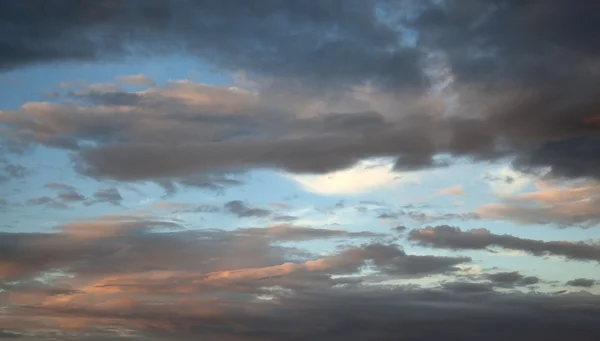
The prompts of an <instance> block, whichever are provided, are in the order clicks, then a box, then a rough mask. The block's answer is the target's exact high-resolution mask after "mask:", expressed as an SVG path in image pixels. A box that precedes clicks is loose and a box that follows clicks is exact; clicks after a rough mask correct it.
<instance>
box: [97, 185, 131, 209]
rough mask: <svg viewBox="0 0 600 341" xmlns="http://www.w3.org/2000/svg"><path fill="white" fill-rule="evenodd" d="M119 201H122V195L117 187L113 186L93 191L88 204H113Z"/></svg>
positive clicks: (116, 204)
mask: <svg viewBox="0 0 600 341" xmlns="http://www.w3.org/2000/svg"><path fill="white" fill-rule="evenodd" d="M121 201H123V197H122V196H121V193H120V192H119V190H118V189H116V188H115V187H109V188H101V189H99V190H97V191H96V192H95V193H94V200H93V201H91V202H89V204H95V203H110V204H113V205H115V206H119V205H121Z"/></svg>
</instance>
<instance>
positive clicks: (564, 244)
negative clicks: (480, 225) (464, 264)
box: [409, 225, 600, 262]
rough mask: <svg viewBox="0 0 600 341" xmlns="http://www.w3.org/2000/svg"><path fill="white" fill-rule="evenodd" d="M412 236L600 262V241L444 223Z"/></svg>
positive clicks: (429, 242) (427, 242) (451, 245)
mask: <svg viewBox="0 0 600 341" xmlns="http://www.w3.org/2000/svg"><path fill="white" fill-rule="evenodd" d="M409 239H410V240H412V241H414V242H416V243H418V244H419V245H422V246H426V247H433V248H446V249H453V250H486V249H487V248H489V247H492V246H497V247H501V248H504V249H509V250H518V251H523V252H527V253H529V254H532V255H535V256H548V255H551V256H562V257H565V258H567V259H570V260H581V261H598V262H600V245H599V244H593V243H584V242H568V241H549V242H546V241H542V240H535V239H525V238H519V237H515V236H511V235H508V234H503V235H500V234H494V233H492V232H490V231H489V230H487V229H474V230H468V231H462V230H461V229H460V228H458V227H453V226H448V225H440V226H434V227H426V228H422V229H415V230H412V231H410V233H409Z"/></svg>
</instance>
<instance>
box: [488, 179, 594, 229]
mask: <svg viewBox="0 0 600 341" xmlns="http://www.w3.org/2000/svg"><path fill="white" fill-rule="evenodd" d="M599 200H600V187H599V186H598V185H596V184H588V185H583V186H576V187H570V186H558V187H546V188H540V189H539V190H538V191H536V192H526V193H521V194H519V195H516V196H512V197H508V198H506V199H505V200H504V202H503V203H497V204H487V205H483V206H481V207H480V208H479V209H478V210H477V212H478V213H479V214H480V215H481V216H482V217H484V218H488V219H506V220H511V221H514V222H516V223H519V224H556V225H560V226H573V225H578V226H582V227H593V226H595V225H596V223H597V222H598V221H600V220H599V219H600V210H598V208H597V206H598V205H597V203H598V202H599Z"/></svg>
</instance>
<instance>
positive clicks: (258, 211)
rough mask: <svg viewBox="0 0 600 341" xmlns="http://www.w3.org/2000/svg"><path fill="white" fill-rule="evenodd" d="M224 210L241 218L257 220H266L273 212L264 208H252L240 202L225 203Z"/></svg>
mask: <svg viewBox="0 0 600 341" xmlns="http://www.w3.org/2000/svg"><path fill="white" fill-rule="evenodd" d="M223 208H224V209H225V210H226V211H228V212H230V213H232V214H235V215H236V216H238V217H240V218H244V217H255V218H265V217H267V216H269V215H271V213H272V212H271V211H270V210H267V209H263V208H251V207H248V206H246V204H244V203H243V202H242V201H240V200H233V201H229V202H227V203H225V204H224V205H223Z"/></svg>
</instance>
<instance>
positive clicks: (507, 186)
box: [487, 166, 535, 196]
mask: <svg viewBox="0 0 600 341" xmlns="http://www.w3.org/2000/svg"><path fill="white" fill-rule="evenodd" d="M487 178H488V181H487V183H488V185H489V186H490V189H491V190H492V193H494V194H495V195H498V196H508V195H511V194H514V193H517V192H519V191H520V190H522V189H523V188H524V187H525V186H527V185H529V184H530V183H532V182H533V181H534V180H535V178H534V177H532V176H528V175H526V174H523V173H521V172H517V171H515V170H513V169H511V168H510V167H508V166H505V167H502V168H498V169H496V170H494V171H491V172H489V173H488V177H487Z"/></svg>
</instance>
